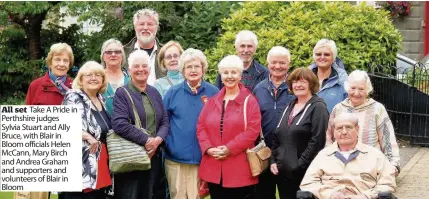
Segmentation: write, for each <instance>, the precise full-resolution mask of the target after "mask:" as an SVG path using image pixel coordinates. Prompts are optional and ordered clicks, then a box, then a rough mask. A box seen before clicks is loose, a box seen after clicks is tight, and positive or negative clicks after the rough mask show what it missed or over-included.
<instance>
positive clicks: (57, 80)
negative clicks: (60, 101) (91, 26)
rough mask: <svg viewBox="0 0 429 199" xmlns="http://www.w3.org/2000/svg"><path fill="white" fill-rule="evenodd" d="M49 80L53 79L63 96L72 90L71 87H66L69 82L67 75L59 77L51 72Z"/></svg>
mask: <svg viewBox="0 0 429 199" xmlns="http://www.w3.org/2000/svg"><path fill="white" fill-rule="evenodd" d="M49 78H50V79H51V81H52V83H54V85H55V86H56V87H57V88H58V90H60V92H61V94H62V95H65V94H66V92H67V91H68V90H70V88H69V87H67V86H66V85H65V83H66V80H67V75H64V76H61V77H57V76H55V75H54V74H53V73H52V72H51V71H49Z"/></svg>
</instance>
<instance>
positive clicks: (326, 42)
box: [313, 39, 338, 61]
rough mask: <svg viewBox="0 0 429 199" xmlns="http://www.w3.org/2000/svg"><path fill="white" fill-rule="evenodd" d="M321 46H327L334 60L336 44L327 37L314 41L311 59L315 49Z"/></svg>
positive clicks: (314, 54)
mask: <svg viewBox="0 0 429 199" xmlns="http://www.w3.org/2000/svg"><path fill="white" fill-rule="evenodd" d="M323 47H327V48H329V50H330V51H331V52H332V57H333V58H334V61H335V59H336V58H337V53H338V49H337V45H336V44H335V41H333V40H329V39H321V40H319V41H318V42H317V43H316V46H314V48H313V59H315V58H316V50H317V49H319V48H323Z"/></svg>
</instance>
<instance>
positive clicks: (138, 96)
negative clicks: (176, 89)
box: [112, 50, 169, 199]
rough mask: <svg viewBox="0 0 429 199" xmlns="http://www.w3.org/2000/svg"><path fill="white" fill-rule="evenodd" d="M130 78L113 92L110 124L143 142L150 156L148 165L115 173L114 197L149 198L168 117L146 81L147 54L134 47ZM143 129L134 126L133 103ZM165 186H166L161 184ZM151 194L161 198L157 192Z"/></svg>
mask: <svg viewBox="0 0 429 199" xmlns="http://www.w3.org/2000/svg"><path fill="white" fill-rule="evenodd" d="M128 64H129V66H128V67H129V71H130V75H131V81H130V82H128V84H127V85H124V86H123V87H120V88H119V89H118V90H117V91H116V92H115V97H114V100H113V101H114V103H113V104H114V105H113V115H112V124H113V130H114V131H115V132H116V133H117V134H118V135H119V136H121V137H123V138H125V139H127V140H130V141H132V142H135V143H137V144H139V145H141V146H144V147H145V149H146V151H147V152H148V155H149V157H150V158H151V168H150V169H149V170H143V171H131V172H127V173H120V174H115V178H114V180H115V182H114V184H115V186H114V192H115V198H116V199H152V197H153V196H152V195H153V193H154V192H153V190H154V189H155V190H156V189H160V188H159V187H158V186H160V185H158V184H156V183H155V182H157V180H156V179H158V178H160V177H162V174H163V173H164V172H163V171H162V170H161V165H162V162H161V161H162V158H161V149H160V147H161V144H163V143H164V140H166V138H167V135H168V129H169V121H168V116H167V113H166V112H165V110H164V106H163V104H162V97H161V95H160V94H159V93H158V91H157V90H156V89H155V88H154V87H152V86H150V85H148V84H147V79H148V77H149V74H150V65H149V55H148V54H147V53H146V52H145V51H143V50H136V51H134V52H132V53H131V54H130V56H129V57H128ZM127 92H128V93H129V95H130V96H131V98H132V100H133V102H134V105H135V106H136V109H137V113H138V115H139V117H140V120H141V126H142V128H143V129H144V130H141V129H138V128H136V127H135V117H134V112H133V103H132V102H131V100H130V97H129V96H128V93H127ZM161 189H163V190H165V188H161ZM154 198H160V197H158V196H156V197H154Z"/></svg>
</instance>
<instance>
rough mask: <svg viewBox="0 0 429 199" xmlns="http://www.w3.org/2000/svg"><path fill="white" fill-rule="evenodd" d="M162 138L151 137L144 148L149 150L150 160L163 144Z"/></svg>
mask: <svg viewBox="0 0 429 199" xmlns="http://www.w3.org/2000/svg"><path fill="white" fill-rule="evenodd" d="M162 141H163V140H162V138H161V137H159V136H157V137H150V138H148V139H147V141H146V144H145V145H144V148H145V149H146V150H147V154H148V155H149V158H152V156H153V155H154V154H155V152H156V150H157V149H158V146H159V145H160V144H161V143H162Z"/></svg>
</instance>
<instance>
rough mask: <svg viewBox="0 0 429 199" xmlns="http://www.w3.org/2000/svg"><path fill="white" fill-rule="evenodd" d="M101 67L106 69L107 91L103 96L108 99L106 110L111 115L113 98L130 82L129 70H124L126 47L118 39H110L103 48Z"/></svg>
mask: <svg viewBox="0 0 429 199" xmlns="http://www.w3.org/2000/svg"><path fill="white" fill-rule="evenodd" d="M100 60H101V65H103V66H104V67H105V71H106V78H107V89H106V92H105V93H104V94H103V97H104V98H105V99H106V109H107V112H108V113H109V114H112V111H113V97H114V96H115V91H116V90H117V89H118V88H119V87H121V86H123V85H126V84H127V83H128V82H129V81H130V75H129V74H128V70H127V69H126V68H124V64H125V52H124V46H123V45H122V43H121V42H120V41H119V40H117V39H109V40H107V41H105V42H104V43H103V45H102V46H101V55H100Z"/></svg>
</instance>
